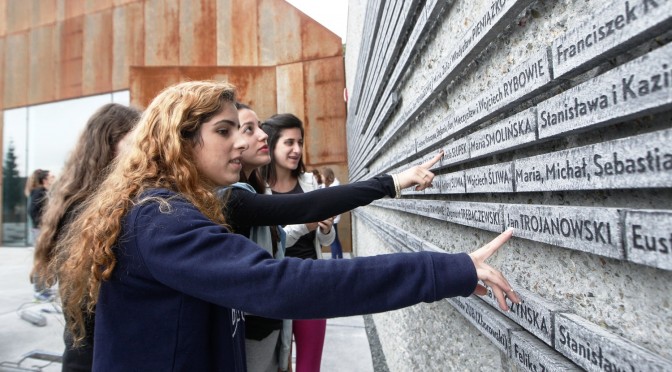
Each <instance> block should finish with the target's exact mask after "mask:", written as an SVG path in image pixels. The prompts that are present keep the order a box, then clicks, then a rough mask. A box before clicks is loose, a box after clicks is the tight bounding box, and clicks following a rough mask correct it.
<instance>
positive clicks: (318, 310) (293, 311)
mask: <svg viewBox="0 0 672 372" xmlns="http://www.w3.org/2000/svg"><path fill="white" fill-rule="evenodd" d="M170 203H171V205H172V207H173V208H172V211H171V212H168V213H166V212H165V211H164V212H161V211H160V210H159V207H158V203H155V202H149V203H146V204H143V205H140V206H136V207H135V208H134V209H133V212H132V213H131V215H130V216H129V218H128V220H127V222H126V224H127V225H129V226H128V227H127V228H126V229H125V231H126V233H125V234H124V236H123V237H121V238H120V240H121V242H122V243H120V244H121V245H122V247H121V248H122V251H123V252H124V253H123V254H124V255H125V257H126V255H132V256H136V255H137V257H138V259H137V260H134V262H138V263H139V264H141V265H142V266H143V267H144V269H142V270H143V271H145V270H146V271H147V272H148V273H149V274H150V275H151V278H153V279H154V280H156V281H158V282H160V283H162V284H163V285H165V286H166V287H168V288H172V289H173V290H175V291H179V292H181V293H185V294H187V295H190V296H193V297H196V298H200V299H202V300H204V301H207V302H211V303H214V304H217V305H220V306H224V307H227V308H233V309H238V310H242V311H246V312H250V313H253V314H257V315H259V316H264V317H269V318H275V319H315V318H328V317H339V316H350V315H355V314H365V313H375V312H381V311H388V310H393V309H398V308H401V307H405V306H410V305H413V304H416V303H419V302H432V301H437V300H439V299H442V298H445V297H452V296H468V295H470V294H471V293H472V292H473V291H474V288H475V286H476V281H477V278H476V270H475V268H474V265H473V263H472V261H471V259H470V258H469V256H468V255H466V254H446V253H430V252H420V253H398V254H388V255H381V256H375V257H359V258H354V259H350V260H301V259H297V258H285V259H283V260H276V259H273V258H272V257H271V256H270V255H269V254H268V253H267V252H266V251H265V250H264V249H263V248H261V247H259V246H257V245H255V244H254V243H253V242H251V241H249V240H247V239H246V238H245V237H243V236H241V235H238V234H232V233H229V232H228V231H227V230H226V229H224V228H223V227H221V226H219V225H217V224H215V223H213V222H212V221H210V220H209V219H207V218H206V217H205V216H204V215H203V214H201V213H200V212H199V211H198V210H197V209H196V208H195V207H194V206H193V205H191V204H190V203H188V202H186V201H180V200H175V199H173V200H171V201H170ZM136 266H137V265H131V266H129V267H126V268H123V269H122V268H118V269H119V270H124V272H125V275H131V274H126V270H140V268H138V267H136ZM115 270H117V269H115ZM333 278H339V280H333ZM362 278H366V280H362ZM308 279H310V280H308ZM318 298H319V301H317V300H316V299H318ZM260 299H263V301H260Z"/></svg>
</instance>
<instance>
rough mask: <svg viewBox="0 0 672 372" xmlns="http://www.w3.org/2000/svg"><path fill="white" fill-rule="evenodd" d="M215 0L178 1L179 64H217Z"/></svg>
mask: <svg viewBox="0 0 672 372" xmlns="http://www.w3.org/2000/svg"><path fill="white" fill-rule="evenodd" d="M216 5H217V3H216V1H215V0H196V1H194V0H181V1H180V65H182V66H213V65H216V64H217V55H216V54H215V53H213V51H214V50H216V48H217V17H218V15H219V14H218V12H217V9H216Z"/></svg>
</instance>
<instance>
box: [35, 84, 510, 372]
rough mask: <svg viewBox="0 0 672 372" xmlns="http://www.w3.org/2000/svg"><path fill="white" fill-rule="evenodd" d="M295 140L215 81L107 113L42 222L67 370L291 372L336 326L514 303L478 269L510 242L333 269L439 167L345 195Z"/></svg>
mask: <svg viewBox="0 0 672 372" xmlns="http://www.w3.org/2000/svg"><path fill="white" fill-rule="evenodd" d="M303 142H304V129H303V123H302V121H301V119H300V118H299V117H297V116H295V115H293V114H289V113H283V114H276V115H273V116H271V117H269V118H266V119H264V120H263V121H261V120H260V119H259V117H258V115H257V113H256V112H255V111H254V109H253V108H252V107H250V106H247V105H245V104H242V103H240V102H237V97H236V92H235V88H234V87H233V86H232V85H230V84H228V83H226V82H221V81H191V82H183V83H178V84H175V85H173V86H170V87H168V88H166V89H164V90H163V91H162V92H161V93H160V94H159V95H158V96H157V97H155V98H154V100H152V102H151V103H150V104H149V106H148V107H147V109H146V110H145V111H144V112H142V113H141V112H140V111H138V110H136V109H133V108H129V107H125V106H122V105H117V104H109V105H106V106H103V107H101V108H100V109H99V110H98V111H97V112H96V114H94V115H93V116H92V117H91V119H90V120H89V122H88V123H87V126H86V127H85V129H84V132H83V133H82V135H81V137H80V139H79V141H78V142H77V145H76V147H75V150H74V151H73V152H72V155H71V157H70V159H68V161H67V162H66V164H65V167H64V169H63V171H62V175H61V176H60V177H59V179H58V180H57V181H56V182H55V183H54V185H53V186H52V187H51V188H49V187H48V186H44V188H45V189H48V193H47V194H48V195H49V196H48V197H42V199H41V200H44V201H46V204H45V206H44V208H45V209H44V214H43V216H42V217H41V219H40V220H38V221H39V222H38V225H37V226H39V229H40V233H39V235H38V238H37V241H36V248H35V265H34V268H33V271H32V273H31V280H33V281H34V282H36V283H39V285H40V286H41V287H45V288H48V287H50V286H53V285H55V284H56V283H57V282H58V284H59V286H58V287H59V292H60V297H61V301H62V304H63V310H64V315H65V321H66V331H65V335H64V337H65V343H66V350H65V352H64V361H63V370H65V371H84V370H92V368H93V369H95V370H97V371H108V370H109V371H116V370H119V371H125V370H161V371H177V370H199V371H200V370H203V371H210V370H222V371H273V372H276V371H285V370H288V369H289V368H290V367H291V363H290V357H291V354H292V353H296V371H298V372H302V371H319V369H320V362H321V355H322V348H323V343H324V335H325V326H326V319H327V318H331V317H340V316H350V315H358V314H368V313H376V312H383V311H389V310H393V309H399V308H402V307H406V306H411V305H413V304H417V303H420V302H433V301H437V300H440V299H443V298H446V297H454V296H469V295H471V294H473V293H476V294H479V295H484V294H486V293H487V289H486V287H490V288H491V289H492V291H493V293H494V295H495V297H496V298H497V301H498V304H499V306H500V307H501V308H502V309H503V310H508V306H509V303H507V300H508V301H510V302H519V298H518V296H517V294H516V293H515V291H513V289H512V288H511V286H510V284H509V283H508V282H507V280H506V278H505V277H504V276H503V275H502V274H501V273H500V272H499V271H498V270H496V269H495V268H493V267H491V266H489V265H488V264H487V263H486V261H487V259H488V258H489V257H490V256H491V255H492V254H494V253H495V252H496V251H497V249H499V248H500V247H501V246H502V245H503V244H504V243H505V242H506V241H507V240H508V239H509V238H510V237H511V234H512V233H511V231H506V232H504V233H502V234H501V235H500V236H498V237H497V238H495V240H493V241H492V242H490V243H488V244H486V245H485V246H483V247H482V248H480V249H476V250H474V251H473V252H471V253H468V254H467V253H459V254H447V253H433V252H419V253H411V254H408V253H405V254H387V255H379V256H372V257H357V258H352V259H345V260H344V259H340V258H343V255H342V248H341V244H340V241H339V240H338V234H337V231H336V230H337V226H338V222H339V215H340V214H342V213H344V212H347V211H349V210H351V209H354V208H357V207H359V206H364V205H367V204H369V203H370V202H372V201H374V200H376V199H380V198H383V197H399V196H400V195H401V190H402V189H404V188H408V187H415V188H416V189H417V190H422V189H424V188H426V187H429V186H430V185H431V183H432V180H433V178H434V174H433V173H432V172H430V171H429V169H430V168H431V167H432V165H434V164H435V163H436V162H437V161H439V160H440V158H441V156H442V154H441V153H439V154H437V155H436V156H435V157H434V158H433V159H432V160H430V161H428V162H426V163H424V164H422V165H418V166H414V167H410V168H408V169H407V170H405V171H403V172H400V173H397V174H392V175H380V176H376V177H373V178H372V179H369V180H366V181H361V182H354V183H351V184H344V185H340V182H339V181H338V179H337V178H336V177H335V174H334V171H333V170H332V169H330V168H323V169H322V172H319V171H318V172H307V171H306V166H305V164H304V162H303ZM322 246H331V250H332V253H331V254H332V258H335V259H333V260H321V259H320V258H321V257H322V249H321V247H322ZM361 278H366V280H361ZM292 338H293V339H294V342H295V347H296V349H295V350H292Z"/></svg>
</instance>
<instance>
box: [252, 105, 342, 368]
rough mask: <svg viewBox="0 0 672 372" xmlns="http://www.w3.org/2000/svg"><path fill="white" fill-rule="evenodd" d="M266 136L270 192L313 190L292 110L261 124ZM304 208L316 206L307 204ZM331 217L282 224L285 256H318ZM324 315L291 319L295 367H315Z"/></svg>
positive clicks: (329, 233)
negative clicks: (268, 153)
mask: <svg viewBox="0 0 672 372" xmlns="http://www.w3.org/2000/svg"><path fill="white" fill-rule="evenodd" d="M262 129H263V130H264V132H266V134H268V137H269V147H270V153H271V163H270V164H269V165H268V166H266V167H265V168H264V175H265V178H266V181H267V182H268V185H269V186H270V188H271V190H272V193H273V194H299V193H304V192H310V191H313V190H316V189H317V188H318V187H317V185H316V184H315V183H314V180H313V177H312V174H310V173H306V167H305V165H304V163H303V134H304V131H303V123H302V122H301V120H300V119H299V118H298V117H296V116H294V115H292V114H276V115H273V116H271V117H270V118H268V119H267V120H266V121H264V123H263V124H262ZM308 208H316V207H315V206H309V207H308ZM333 221H334V220H333V217H331V216H330V217H329V218H327V219H325V220H322V221H320V222H317V223H307V224H295V225H287V226H285V233H287V251H286V252H285V255H286V256H288V257H296V258H301V259H307V260H316V259H319V258H322V246H327V245H330V244H331V243H332V242H333V241H334V237H335V233H334V230H333V228H332V225H333ZM326 329H327V320H326V319H295V320H294V321H293V322H292V334H293V335H294V343H295V345H296V371H297V372H309V371H319V369H320V363H321V361H322V349H323V347H324V335H325V332H326Z"/></svg>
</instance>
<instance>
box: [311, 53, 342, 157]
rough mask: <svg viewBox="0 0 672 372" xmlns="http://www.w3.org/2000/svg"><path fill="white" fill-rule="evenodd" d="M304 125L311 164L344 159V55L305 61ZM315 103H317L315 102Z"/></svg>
mask: <svg viewBox="0 0 672 372" xmlns="http://www.w3.org/2000/svg"><path fill="white" fill-rule="evenodd" d="M303 74H304V79H303V80H304V89H305V94H304V100H305V102H306V103H308V102H311V103H312V104H306V105H305V108H306V112H305V115H306V116H305V125H306V132H307V135H308V136H309V137H310V139H311V140H312V141H311V142H310V144H308V147H307V149H306V150H307V153H308V154H309V156H308V158H307V162H308V163H311V164H325V163H344V162H346V161H347V153H346V138H345V127H344V126H343V125H341V123H343V122H344V121H345V117H346V113H345V102H343V87H344V85H343V82H344V81H345V72H344V67H343V58H341V57H332V58H325V59H320V60H312V61H307V62H305V63H304V69H303ZM315 103H317V104H315Z"/></svg>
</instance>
